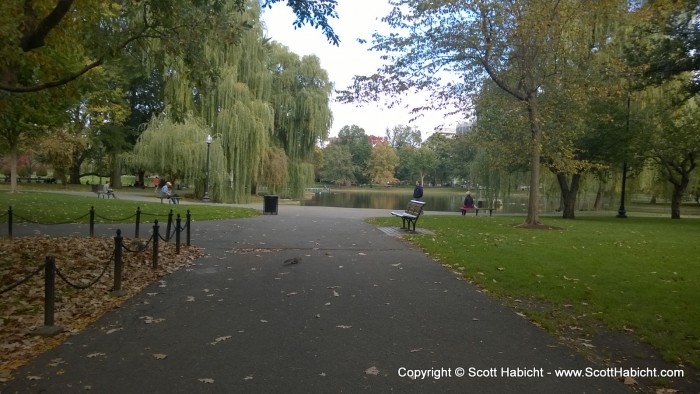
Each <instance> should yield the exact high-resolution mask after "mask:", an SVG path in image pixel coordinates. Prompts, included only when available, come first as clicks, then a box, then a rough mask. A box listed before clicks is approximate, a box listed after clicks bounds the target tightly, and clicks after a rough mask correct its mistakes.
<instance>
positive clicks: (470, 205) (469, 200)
mask: <svg viewBox="0 0 700 394" xmlns="http://www.w3.org/2000/svg"><path fill="white" fill-rule="evenodd" d="M467 209H474V197H472V192H467V195H466V196H464V205H463V206H462V216H464V215H466V214H467Z"/></svg>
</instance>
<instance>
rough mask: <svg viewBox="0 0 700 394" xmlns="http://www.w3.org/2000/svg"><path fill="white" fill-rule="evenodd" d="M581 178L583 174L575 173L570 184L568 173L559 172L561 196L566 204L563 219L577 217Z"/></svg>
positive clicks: (563, 209)
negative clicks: (577, 200)
mask: <svg viewBox="0 0 700 394" xmlns="http://www.w3.org/2000/svg"><path fill="white" fill-rule="evenodd" d="M580 180H581V174H573V175H572V176H571V184H570V185H569V184H568V182H567V176H566V174H564V173H561V172H560V173H558V174H557V181H558V182H559V189H560V190H561V196H562V199H563V200H564V206H563V207H562V218H563V219H575V218H576V213H575V212H576V197H577V196H578V188H579V184H580Z"/></svg>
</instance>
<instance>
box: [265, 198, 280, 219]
mask: <svg viewBox="0 0 700 394" xmlns="http://www.w3.org/2000/svg"><path fill="white" fill-rule="evenodd" d="M263 199H264V202H263V215H266V214H268V213H269V214H270V215H277V202H278V200H279V197H278V196H274V195H265V196H263Z"/></svg>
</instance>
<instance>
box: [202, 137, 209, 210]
mask: <svg viewBox="0 0 700 394" xmlns="http://www.w3.org/2000/svg"><path fill="white" fill-rule="evenodd" d="M210 148H211V134H208V135H207V169H206V173H205V178H204V197H202V201H204V202H207V201H209V149H210Z"/></svg>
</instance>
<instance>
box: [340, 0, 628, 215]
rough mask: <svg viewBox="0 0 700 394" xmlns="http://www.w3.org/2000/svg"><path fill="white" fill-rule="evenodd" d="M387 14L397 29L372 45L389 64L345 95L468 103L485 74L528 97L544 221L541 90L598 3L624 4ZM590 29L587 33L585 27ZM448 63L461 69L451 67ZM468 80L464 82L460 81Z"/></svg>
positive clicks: (467, 3)
mask: <svg viewBox="0 0 700 394" xmlns="http://www.w3.org/2000/svg"><path fill="white" fill-rule="evenodd" d="M392 4H394V9H393V10H392V12H391V13H390V14H389V15H388V16H387V17H385V19H384V20H385V21H387V22H388V24H389V26H390V27H392V28H395V29H396V31H393V32H392V33H391V34H388V35H381V34H375V38H374V46H373V47H372V49H374V50H377V51H382V52H387V53H389V55H387V58H388V60H389V64H387V65H385V66H383V67H381V68H380V69H379V70H378V73H377V74H375V75H372V76H368V77H367V76H360V77H356V78H355V83H354V85H353V86H352V87H350V88H348V89H347V90H346V91H345V92H343V94H342V98H343V99H344V100H346V101H353V100H355V101H357V100H368V99H376V98H377V97H378V94H379V93H388V94H391V95H394V96H401V95H405V94H406V93H407V92H408V91H410V90H428V91H430V92H432V96H433V101H432V104H431V105H432V106H437V107H440V108H443V107H445V106H446V104H447V103H451V104H453V105H456V106H458V108H464V107H465V103H469V101H470V100H469V96H470V95H473V94H475V93H477V92H478V89H479V87H480V86H481V84H482V82H483V81H484V79H485V78H490V79H491V80H493V81H494V83H495V84H496V86H498V87H499V88H500V89H502V90H503V91H505V92H507V93H508V94H510V95H511V96H512V97H514V98H515V99H516V100H518V101H520V102H522V103H523V104H524V107H525V110H526V111H527V116H528V128H529V133H530V140H529V143H528V145H529V150H530V176H531V178H530V184H531V187H530V196H529V205H528V214H527V219H526V224H527V225H538V224H540V220H539V182H540V164H541V163H540V159H541V153H542V151H541V150H542V144H543V129H542V126H543V123H542V121H543V120H542V116H541V114H540V103H539V100H540V94H541V93H542V88H543V86H544V84H545V82H546V81H548V80H549V79H550V78H553V77H554V76H556V75H557V73H558V67H559V66H560V60H561V58H562V56H563V55H564V54H565V53H566V51H567V50H569V48H570V47H571V45H570V44H572V43H575V42H577V39H578V38H579V37H578V36H577V34H579V33H580V32H581V31H582V30H580V29H578V28H579V26H580V25H581V24H582V23H583V22H582V21H586V20H588V19H587V17H588V16H589V15H590V11H591V9H593V8H596V9H598V10H599V9H601V8H603V7H611V8H615V7H618V8H619V7H620V6H621V5H620V2H619V1H614V0H611V1H607V2H606V1H599V2H597V3H596V7H591V6H590V5H589V4H587V3H582V2H579V1H574V0H568V1H556V2H542V1H525V0H518V1H511V2H504V1H498V0H488V1H473V0H462V1H456V2H455V1H435V2H415V1H412V0H397V1H394V2H392ZM586 33H588V32H586ZM445 70H454V71H455V73H453V74H448V73H446V72H445ZM455 79H461V82H459V81H457V82H456V81H455Z"/></svg>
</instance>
